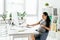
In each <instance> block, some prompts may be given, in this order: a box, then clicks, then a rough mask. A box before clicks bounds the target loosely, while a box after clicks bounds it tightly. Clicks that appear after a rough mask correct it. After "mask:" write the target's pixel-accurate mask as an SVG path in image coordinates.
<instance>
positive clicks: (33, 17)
mask: <svg viewBox="0 0 60 40" xmlns="http://www.w3.org/2000/svg"><path fill="white" fill-rule="evenodd" d="M25 10H26V13H27V23H28V24H33V23H35V22H36V21H37V14H38V13H37V0H26V1H25Z"/></svg>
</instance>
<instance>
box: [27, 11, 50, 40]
mask: <svg viewBox="0 0 60 40" xmlns="http://www.w3.org/2000/svg"><path fill="white" fill-rule="evenodd" d="M38 24H40V26H41V28H39V32H40V33H41V35H40V39H39V40H46V38H47V35H48V32H49V30H50V18H49V16H48V13H47V12H43V15H42V20H40V21H39V22H37V23H35V24H32V25H29V24H28V25H27V26H36V25H38Z"/></svg>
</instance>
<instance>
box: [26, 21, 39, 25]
mask: <svg viewBox="0 0 60 40" xmlns="http://www.w3.org/2000/svg"><path fill="white" fill-rule="evenodd" d="M38 24H40V22H37V23H35V24H31V25H29V24H28V25H27V26H36V25H38Z"/></svg>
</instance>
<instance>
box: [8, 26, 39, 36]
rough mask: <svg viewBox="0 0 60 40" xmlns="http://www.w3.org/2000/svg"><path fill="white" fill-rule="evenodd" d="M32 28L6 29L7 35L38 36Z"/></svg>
mask: <svg viewBox="0 0 60 40" xmlns="http://www.w3.org/2000/svg"><path fill="white" fill-rule="evenodd" d="M35 30H36V29H34V28H27V27H16V26H14V27H11V28H9V29H8V34H10V35H11V34H30V33H33V34H39V32H37V31H35Z"/></svg>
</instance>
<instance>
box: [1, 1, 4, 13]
mask: <svg viewBox="0 0 60 40" xmlns="http://www.w3.org/2000/svg"><path fill="white" fill-rule="evenodd" d="M3 8H4V0H0V14H2V13H3V12H4V9H3Z"/></svg>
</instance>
